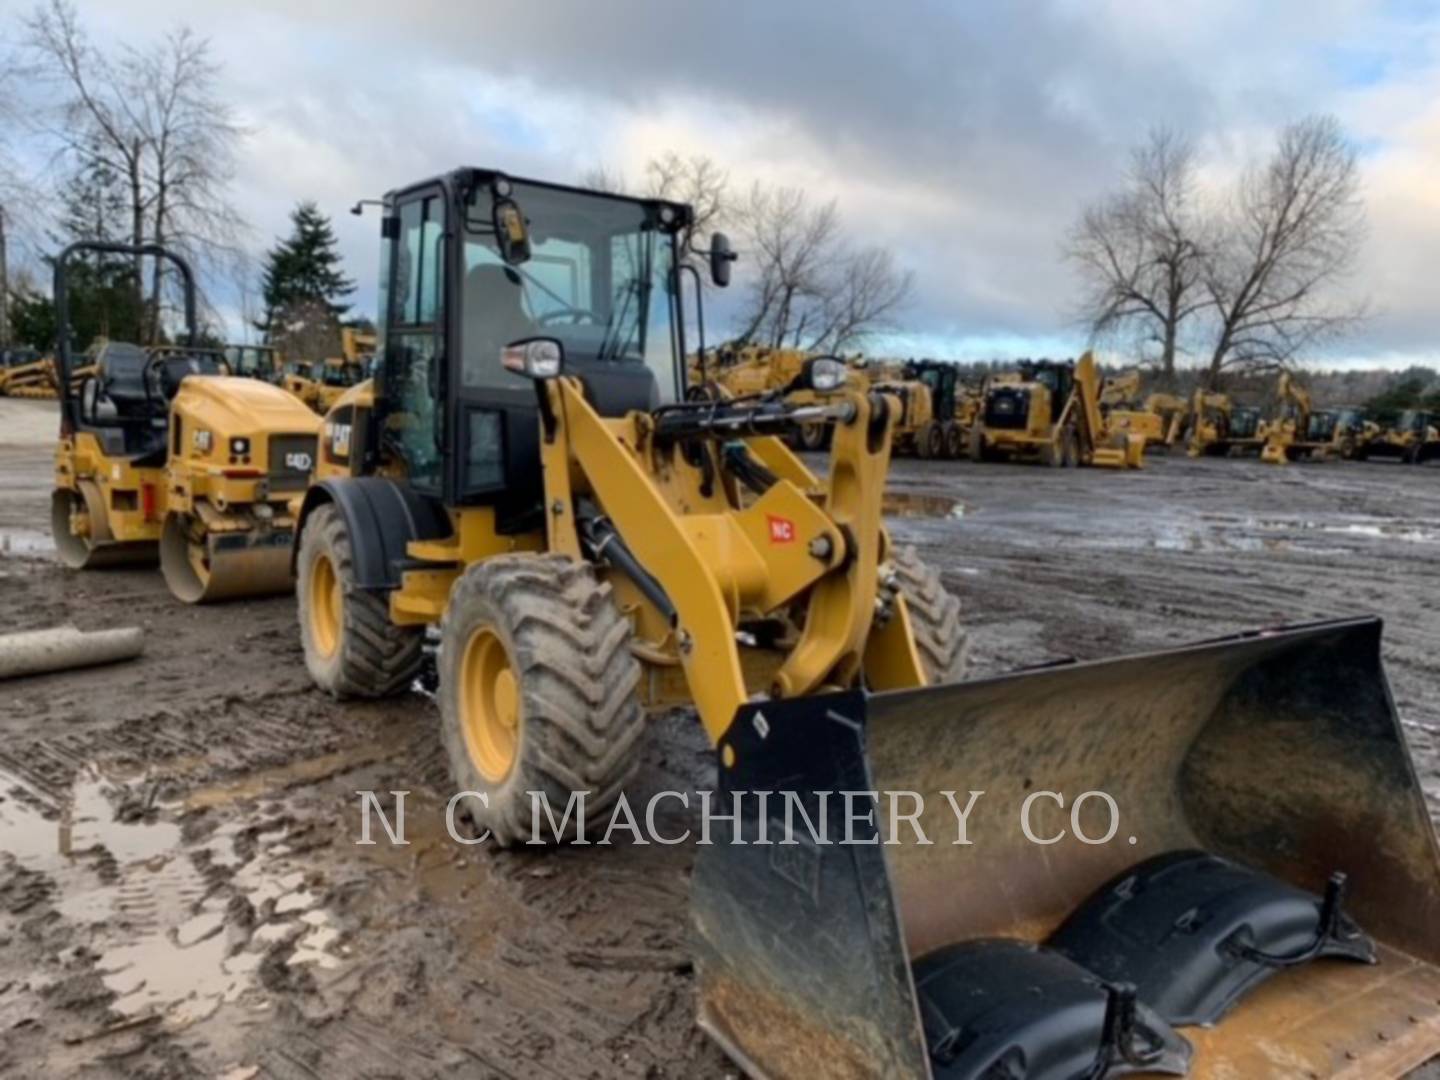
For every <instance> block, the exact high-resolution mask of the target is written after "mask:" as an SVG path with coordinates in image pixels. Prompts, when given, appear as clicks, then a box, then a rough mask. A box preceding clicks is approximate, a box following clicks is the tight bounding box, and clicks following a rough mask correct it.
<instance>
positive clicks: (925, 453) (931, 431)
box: [915, 420, 945, 461]
mask: <svg viewBox="0 0 1440 1080" xmlns="http://www.w3.org/2000/svg"><path fill="white" fill-rule="evenodd" d="M944 452H945V433H944V432H942V431H941V430H940V425H939V424H937V423H936V422H935V421H934V420H927V421H926V422H925V423H923V424H921V425H920V430H919V431H917V432H916V433H915V453H916V454H918V455H919V456H920V457H922V458H924V459H925V460H927V461H929V460H930V459H932V458H938V457H939V456H940V455H941V454H943V453H944Z"/></svg>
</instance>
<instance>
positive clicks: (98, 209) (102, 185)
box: [28, 157, 144, 352]
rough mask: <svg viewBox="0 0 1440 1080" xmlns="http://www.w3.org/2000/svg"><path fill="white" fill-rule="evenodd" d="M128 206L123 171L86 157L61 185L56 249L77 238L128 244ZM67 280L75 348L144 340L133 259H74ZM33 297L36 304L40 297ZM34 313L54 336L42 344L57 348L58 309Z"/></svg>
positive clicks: (97, 256) (54, 235)
mask: <svg viewBox="0 0 1440 1080" xmlns="http://www.w3.org/2000/svg"><path fill="white" fill-rule="evenodd" d="M127 206H128V203H127V200H126V194H125V191H124V185H123V182H122V179H121V177H120V175H119V174H118V173H117V172H115V170H114V169H112V168H110V167H109V166H108V165H106V164H105V163H104V162H102V161H98V160H95V159H93V158H89V157H85V158H82V159H81V160H80V162H79V164H78V165H77V167H76V169H75V171H74V172H73V173H72V174H71V175H70V176H69V177H68V178H67V179H66V180H65V182H64V183H63V184H62V185H61V188H60V214H59V217H58V219H57V222H56V225H57V227H56V229H55V230H54V231H53V232H52V233H51V239H52V240H53V241H54V243H55V246H56V247H57V248H63V247H64V246H66V245H67V244H70V243H72V242H74V241H77V240H94V241H101V242H108V243H129V242H130V231H129V222H128V218H127V215H128V212H129V211H128V209H127ZM68 283H69V297H70V329H71V348H73V349H75V350H76V351H77V352H83V351H84V350H85V349H87V348H89V347H90V345H91V343H92V342H93V341H94V340H95V339H96V338H106V339H110V340H114V341H132V342H139V341H140V340H141V333H142V325H143V323H144V318H143V305H142V301H141V298H140V288H139V282H138V281H137V279H136V277H135V267H134V263H133V262H132V261H131V260H130V259H129V258H128V257H126V256H117V255H104V254H94V255H90V256H87V257H82V258H76V259H72V260H71V261H70V264H69V277H68ZM28 299H29V300H30V301H32V302H34V301H38V299H39V298H38V297H30V298H28ZM44 303H45V304H46V305H49V304H50V301H49V300H45V301H44ZM32 306H33V303H32ZM32 314H33V315H35V317H36V321H35V322H34V325H35V326H41V325H44V322H45V319H46V318H48V319H49V320H50V323H51V329H50V340H49V341H47V342H45V343H44V346H43V347H44V348H47V349H48V348H50V347H52V346H53V345H54V329H53V320H54V313H53V310H52V311H51V312H50V314H49V315H48V316H44V315H42V314H41V310H40V308H38V307H33V310H32ZM37 344H38V342H37Z"/></svg>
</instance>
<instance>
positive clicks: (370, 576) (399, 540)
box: [290, 476, 451, 592]
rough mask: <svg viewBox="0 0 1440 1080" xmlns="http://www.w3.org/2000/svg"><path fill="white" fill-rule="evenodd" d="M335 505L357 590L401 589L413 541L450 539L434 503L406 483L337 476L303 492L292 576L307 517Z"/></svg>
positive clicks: (296, 527) (293, 552)
mask: <svg viewBox="0 0 1440 1080" xmlns="http://www.w3.org/2000/svg"><path fill="white" fill-rule="evenodd" d="M327 504H329V505H333V506H335V507H336V508H337V509H338V510H339V511H340V515H341V516H342V517H343V518H344V519H345V528H346V531H347V532H348V533H349V534H350V546H351V549H352V554H353V555H354V558H355V586H354V587H355V588H357V589H367V590H371V591H377V592H382V591H388V590H390V589H398V588H399V587H400V575H401V573H402V572H403V570H404V569H405V566H404V564H405V562H406V559H407V555H406V545H408V544H409V543H410V541H412V540H439V539H443V538H444V537H447V536H449V535H450V532H451V529H450V521H449V519H448V518H447V517H446V515H445V513H444V511H443V510H441V509H440V506H439V504H438V503H436V502H434V501H432V500H430V499H428V498H426V497H425V496H423V495H421V494H419V493H418V492H417V491H416V490H415V489H414V488H412V487H411V486H410V485H409V484H405V483H401V482H399V481H397V480H391V479H389V478H388V477H383V476H337V477H332V478H330V479H328V480H322V481H320V483H318V484H314V485H312V486H311V488H310V489H309V490H308V491H307V492H305V501H304V502H303V503H301V505H300V516H299V518H298V519H297V521H296V523H295V544H294V546H293V547H292V548H291V555H290V571H291V573H292V574H293V573H294V572H295V569H296V566H295V564H296V560H297V559H298V558H299V553H300V537H301V536H302V535H303V533H304V530H305V523H306V521H307V520H308V519H309V517H310V515H311V513H313V512H314V511H315V510H316V509H317V508H319V507H321V506H325V505H327Z"/></svg>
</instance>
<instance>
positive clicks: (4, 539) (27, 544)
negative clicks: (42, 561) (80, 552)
mask: <svg viewBox="0 0 1440 1080" xmlns="http://www.w3.org/2000/svg"><path fill="white" fill-rule="evenodd" d="M54 554H55V541H54V540H53V539H52V538H51V536H50V534H49V532H46V531H42V530H40V529H28V528H21V527H18V526H5V527H4V528H0V557H4V556H6V555H16V556H21V557H26V558H40V557H45V558H48V557H50V556H53V555H54Z"/></svg>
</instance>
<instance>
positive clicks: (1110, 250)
mask: <svg viewBox="0 0 1440 1080" xmlns="http://www.w3.org/2000/svg"><path fill="white" fill-rule="evenodd" d="M1195 186H1196V185H1195V154H1194V147H1193V146H1192V144H1191V143H1190V142H1189V141H1188V140H1187V139H1185V138H1183V137H1182V136H1180V135H1178V134H1176V133H1175V132H1173V131H1170V130H1168V129H1165V128H1157V129H1155V130H1154V131H1152V132H1151V133H1150V136H1149V139H1148V140H1147V141H1146V142H1145V143H1144V144H1143V145H1142V146H1140V147H1138V148H1136V150H1135V151H1134V153H1133V155H1132V157H1131V164H1130V170H1129V174H1128V177H1127V181H1126V187H1125V190H1123V191H1122V192H1120V193H1119V194H1116V195H1113V196H1110V197H1109V198H1107V199H1104V200H1103V201H1101V202H1099V203H1097V204H1095V205H1093V206H1090V207H1087V208H1086V209H1085V210H1084V212H1083V213H1082V214H1081V216H1080V220H1079V221H1078V222H1077V223H1076V225H1075V227H1074V229H1073V230H1072V231H1071V234H1070V238H1069V241H1068V243H1067V245H1066V248H1065V254H1066V256H1067V257H1068V258H1069V259H1070V260H1071V261H1072V262H1073V263H1075V265H1076V266H1077V267H1078V268H1079V269H1080V272H1081V275H1082V276H1083V277H1084V279H1085V284H1086V294H1085V298H1084V300H1083V302H1082V307H1081V312H1082V317H1083V318H1084V320H1085V322H1086V323H1087V324H1088V325H1089V327H1090V331H1091V333H1092V334H1093V335H1094V336H1096V337H1099V336H1103V335H1111V334H1119V333H1124V332H1127V331H1130V332H1135V333H1136V334H1137V336H1138V337H1139V338H1140V339H1141V340H1142V341H1145V342H1148V343H1153V344H1156V345H1158V346H1159V348H1160V355H1159V367H1160V369H1161V371H1162V372H1164V374H1165V376H1166V377H1167V378H1169V377H1172V376H1173V375H1174V374H1175V360H1176V355H1177V353H1178V352H1179V349H1180V342H1181V339H1182V333H1183V331H1184V329H1185V327H1186V324H1187V323H1189V322H1190V320H1191V319H1192V318H1194V316H1196V315H1197V314H1199V313H1200V312H1201V311H1203V310H1204V309H1205V307H1207V306H1208V305H1209V303H1210V297H1209V295H1208V294H1207V292H1206V290H1205V288H1204V280H1203V273H1202V270H1203V266H1204V262H1203V254H1204V250H1205V241H1204V240H1203V239H1202V236H1201V234H1202V232H1203V231H1204V226H1203V224H1202V222H1201V219H1200V216H1199V214H1198V213H1197V212H1196V192H1195Z"/></svg>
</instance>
